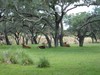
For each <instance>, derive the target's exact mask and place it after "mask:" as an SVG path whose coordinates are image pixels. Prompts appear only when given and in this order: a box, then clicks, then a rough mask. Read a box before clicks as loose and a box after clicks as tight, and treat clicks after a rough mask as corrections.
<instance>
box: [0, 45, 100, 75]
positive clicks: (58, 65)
mask: <svg viewBox="0 0 100 75" xmlns="http://www.w3.org/2000/svg"><path fill="white" fill-rule="evenodd" d="M3 51H11V52H12V51H19V52H20V51H24V52H25V53H27V54H28V55H29V56H30V57H31V58H32V60H33V61H34V62H35V64H34V65H29V66H22V65H18V64H17V65H14V64H0V75H100V44H94V45H92V44H90V45H85V46H84V47H78V46H72V47H70V48H66V47H62V48H61V47H58V48H50V49H38V48H37V47H36V45H32V49H23V48H22V47H21V46H15V45H13V46H5V45H2V46H0V53H1V52H3ZM41 57H45V58H46V59H48V61H49V62H50V67H49V68H37V63H38V61H39V59H40V58H41Z"/></svg>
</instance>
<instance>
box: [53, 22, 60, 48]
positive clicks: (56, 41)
mask: <svg viewBox="0 0 100 75" xmlns="http://www.w3.org/2000/svg"><path fill="white" fill-rule="evenodd" d="M58 37H59V23H56V27H55V38H54V44H55V47H57V46H58V44H59V42H58Z"/></svg>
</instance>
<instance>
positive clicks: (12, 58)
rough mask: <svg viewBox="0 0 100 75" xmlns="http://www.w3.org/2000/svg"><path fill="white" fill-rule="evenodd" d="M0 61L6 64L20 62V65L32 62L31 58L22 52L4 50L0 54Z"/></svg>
mask: <svg viewBox="0 0 100 75" xmlns="http://www.w3.org/2000/svg"><path fill="white" fill-rule="evenodd" d="M0 62H1V63H7V64H21V65H30V64H33V60H32V59H31V58H29V56H28V55H27V54H25V53H24V52H8V51H5V52H3V53H2V55H1V56H0Z"/></svg>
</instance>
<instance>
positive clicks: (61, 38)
mask: <svg viewBox="0 0 100 75" xmlns="http://www.w3.org/2000/svg"><path fill="white" fill-rule="evenodd" d="M59 41H60V46H63V23H62V22H61V34H60V36H59Z"/></svg>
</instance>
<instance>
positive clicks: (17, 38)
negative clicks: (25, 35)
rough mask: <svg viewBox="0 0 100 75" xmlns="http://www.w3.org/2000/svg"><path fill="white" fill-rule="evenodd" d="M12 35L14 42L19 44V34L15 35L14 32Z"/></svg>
mask: <svg viewBox="0 0 100 75" xmlns="http://www.w3.org/2000/svg"><path fill="white" fill-rule="evenodd" d="M14 36H15V41H16V44H17V45H19V35H16V33H15V34H14Z"/></svg>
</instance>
